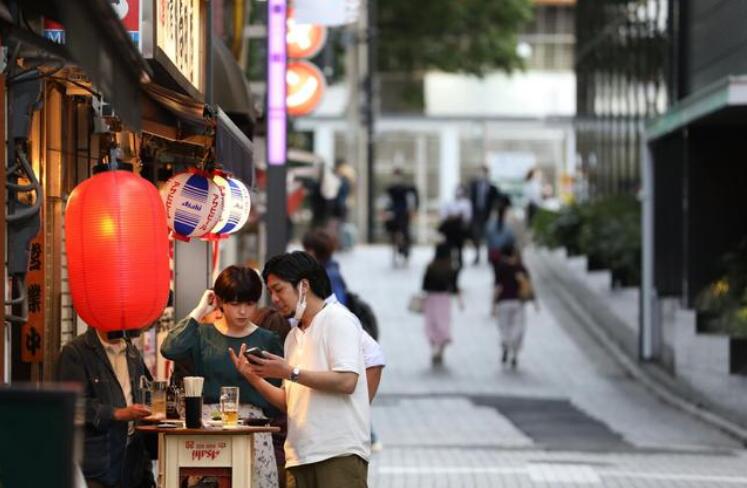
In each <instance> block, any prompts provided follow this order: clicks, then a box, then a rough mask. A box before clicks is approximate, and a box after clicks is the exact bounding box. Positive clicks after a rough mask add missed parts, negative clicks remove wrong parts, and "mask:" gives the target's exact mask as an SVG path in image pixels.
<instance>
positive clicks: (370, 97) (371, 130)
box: [364, 0, 378, 243]
mask: <svg viewBox="0 0 747 488" xmlns="http://www.w3.org/2000/svg"><path fill="white" fill-rule="evenodd" d="M377 36H378V32H377V29H376V0H367V15H366V47H367V51H368V52H367V53H366V54H367V70H366V71H367V73H366V82H365V87H364V91H365V97H366V114H365V117H366V173H367V178H366V185H367V188H366V200H367V202H366V204H367V208H368V214H367V218H366V237H367V239H368V242H369V243H372V242H373V241H374V237H375V219H374V217H375V210H376V209H375V207H374V199H375V198H374V197H375V195H374V189H375V173H376V172H375V167H374V166H375V164H376V153H375V149H376V145H375V144H376V141H375V139H374V138H375V132H376V128H375V123H376V120H375V110H376V91H375V88H374V87H375V84H374V77H375V75H376V39H377Z"/></svg>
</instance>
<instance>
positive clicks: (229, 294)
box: [161, 266, 283, 488]
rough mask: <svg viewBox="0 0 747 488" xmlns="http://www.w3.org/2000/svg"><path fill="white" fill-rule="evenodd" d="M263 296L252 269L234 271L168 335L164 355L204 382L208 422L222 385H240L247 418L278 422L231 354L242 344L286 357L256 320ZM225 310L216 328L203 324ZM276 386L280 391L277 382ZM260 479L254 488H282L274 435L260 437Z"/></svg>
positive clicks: (234, 268)
mask: <svg viewBox="0 0 747 488" xmlns="http://www.w3.org/2000/svg"><path fill="white" fill-rule="evenodd" d="M261 296H262V281H261V279H260V277H259V275H258V274H257V272H256V271H254V270H253V269H251V268H246V267H239V266H229V267H228V268H226V269H224V270H223V271H222V272H221V274H220V275H218V278H217V279H216V280H215V286H214V287H213V290H206V291H205V293H204V294H203V295H202V298H201V300H200V303H199V304H198V305H197V307H195V309H194V310H192V312H191V313H190V314H189V316H187V317H186V318H184V319H183V320H182V321H180V322H179V324H177V326H176V327H175V328H174V329H172V330H171V331H170V332H169V335H168V336H167V337H166V340H164V342H163V345H161V354H162V355H163V356H164V357H165V358H167V359H171V360H172V361H175V362H188V363H190V364H191V366H190V370H191V373H192V374H194V375H196V376H202V377H204V378H205V383H204V386H203V391H202V395H203V402H204V406H203V418H205V419H207V418H209V416H210V413H211V412H212V411H214V410H218V404H219V402H220V388H221V386H238V387H239V401H240V403H241V405H240V410H239V413H240V415H241V416H242V417H247V416H249V417H261V416H263V415H264V416H268V417H274V416H275V415H277V414H278V411H277V410H275V408H274V407H272V406H271V405H270V404H269V403H268V402H267V401H266V400H265V399H264V398H263V397H262V395H260V394H259V393H257V391H256V390H255V389H254V388H252V386H251V385H249V383H248V382H247V381H246V380H245V379H244V377H243V376H241V375H240V374H239V373H238V372H237V370H236V368H235V367H234V365H233V363H232V362H231V358H230V356H229V355H228V348H229V347H230V348H233V350H234V351H238V350H239V349H240V348H241V345H242V344H246V345H247V347H255V346H256V347H260V348H262V349H263V350H265V351H268V352H271V353H272V354H277V355H278V356H282V355H283V346H282V345H281V344H280V339H279V338H278V336H277V335H276V334H275V333H273V332H270V331H268V330H265V329H261V328H259V327H258V326H257V325H256V324H254V323H253V322H252V320H251V318H252V317H254V315H255V313H256V309H257V301H258V300H259V298H260V297H261ZM215 309H218V310H220V312H221V314H220V318H218V319H217V320H216V321H215V322H214V323H212V324H210V323H203V322H201V320H203V318H204V317H205V316H206V315H208V314H210V313H211V312H213V311H214V310H215ZM276 386H280V380H277V384H276ZM254 465H255V470H254V471H255V479H257V480H258V484H254V483H252V487H253V488H274V487H276V486H277V482H278V481H277V468H276V466H275V455H274V452H273V450H272V442H271V439H270V436H269V434H258V435H255V460H254Z"/></svg>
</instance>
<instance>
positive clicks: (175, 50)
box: [153, 0, 203, 92]
mask: <svg viewBox="0 0 747 488" xmlns="http://www.w3.org/2000/svg"><path fill="white" fill-rule="evenodd" d="M153 20H154V24H155V29H156V34H155V40H156V43H155V44H156V47H158V49H159V50H160V51H161V52H162V53H163V55H164V56H165V57H166V58H168V60H169V61H170V62H171V63H172V64H173V65H174V67H176V69H177V70H178V72H179V73H180V74H181V75H182V76H183V77H184V78H185V79H186V81H187V82H189V83H190V84H191V85H192V86H193V87H194V88H196V89H197V90H198V91H200V92H201V91H202V88H203V86H202V68H203V59H202V49H201V48H202V16H201V11H200V0H156V8H155V12H154V19H153Z"/></svg>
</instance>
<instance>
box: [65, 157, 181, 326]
mask: <svg viewBox="0 0 747 488" xmlns="http://www.w3.org/2000/svg"><path fill="white" fill-rule="evenodd" d="M65 234H66V236H65V237H66V241H65V248H66V251H67V264H68V279H69V283H70V292H71V294H72V298H73V305H74V307H75V310H76V312H77V313H78V315H80V317H81V318H82V319H83V320H84V321H85V322H86V323H87V324H88V325H90V326H92V327H94V328H96V329H99V330H101V331H114V330H127V329H139V328H141V327H144V326H146V325H149V324H151V323H152V322H154V321H155V320H156V319H158V317H159V316H160V315H161V313H162V312H163V309H164V307H165V306H166V302H167V300H168V296H169V240H168V231H167V227H166V214H165V212H164V208H163V203H162V202H161V199H160V197H159V194H158V190H156V188H155V187H154V186H153V185H152V184H151V183H149V182H148V181H146V180H145V179H143V178H141V177H140V176H137V175H135V174H133V173H131V172H129V171H122V170H117V171H111V170H107V171H104V172H102V173H99V174H97V175H94V176H93V177H91V178H89V179H87V180H86V181H84V182H83V183H81V184H80V185H78V186H77V187H76V188H75V189H74V190H73V192H72V193H71V194H70V198H69V199H68V202H67V208H66V212H65Z"/></svg>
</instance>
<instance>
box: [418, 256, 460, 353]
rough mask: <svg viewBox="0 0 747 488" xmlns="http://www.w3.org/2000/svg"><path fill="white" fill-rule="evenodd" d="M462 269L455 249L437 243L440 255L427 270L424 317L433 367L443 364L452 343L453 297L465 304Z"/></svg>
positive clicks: (424, 286)
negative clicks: (455, 259) (454, 256)
mask: <svg viewBox="0 0 747 488" xmlns="http://www.w3.org/2000/svg"><path fill="white" fill-rule="evenodd" d="M458 274H459V273H458V270H457V269H456V268H455V267H454V265H453V264H452V262H451V248H450V247H449V246H448V245H447V244H445V243H440V244H438V245H436V254H435V257H434V259H433V261H431V263H430V264H429V265H428V267H427V268H426V270H425V274H424V276H423V287H422V289H423V292H424V293H425V297H424V298H423V317H424V319H425V335H426V337H427V339H428V342H429V343H430V345H431V363H432V365H433V366H440V365H442V364H443V357H444V349H445V348H446V346H447V345H448V344H449V343H450V342H451V300H452V297H453V296H455V295H456V296H457V298H458V300H459V304H460V306H462V302H461V296H460V295H459V286H458V284H457V278H458Z"/></svg>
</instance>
